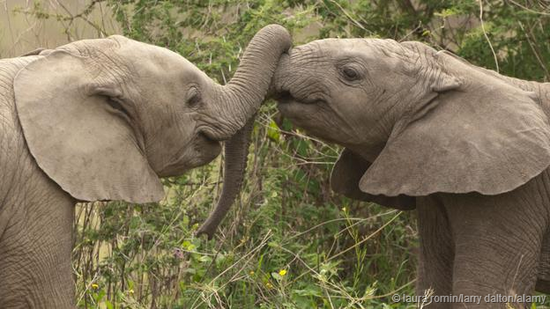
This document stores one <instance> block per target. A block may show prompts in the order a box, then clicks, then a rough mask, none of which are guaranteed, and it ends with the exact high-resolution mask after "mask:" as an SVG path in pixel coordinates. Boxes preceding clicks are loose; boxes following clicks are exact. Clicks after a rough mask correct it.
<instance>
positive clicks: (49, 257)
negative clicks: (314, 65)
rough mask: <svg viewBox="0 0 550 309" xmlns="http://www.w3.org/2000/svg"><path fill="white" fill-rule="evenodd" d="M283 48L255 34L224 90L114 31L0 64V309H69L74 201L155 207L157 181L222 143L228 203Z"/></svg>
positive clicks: (172, 57) (280, 39)
mask: <svg viewBox="0 0 550 309" xmlns="http://www.w3.org/2000/svg"><path fill="white" fill-rule="evenodd" d="M290 43H291V39H290V36H289V34H288V32H287V31H286V30H285V29H284V28H282V27H280V26H276V25H272V26H268V27H266V28H264V29H263V30H261V31H260V32H259V33H258V34H257V35H256V36H255V38H254V39H253V40H252V41H251V43H250V45H249V47H248V48H247V51H246V52H245V54H244V56H243V59H242V61H241V66H240V67H239V69H238V70H237V72H236V73H235V75H234V78H233V79H232V80H231V81H230V83H229V84H228V85H226V86H220V85H218V84H216V83H215V82H214V81H212V80H211V79H210V78H208V77H207V76H206V75H205V74H204V73H203V72H201V71H200V70H198V69H197V68H196V67H195V66H194V65H193V64H191V63H190V62H188V61H187V60H186V59H184V58H183V57H181V56H180V55H178V54H176V53H174V52H171V51H169V50H167V49H164V48H160V47H156V46H152V45H148V44H144V43H140V42H136V41H133V40H130V39H127V38H124V37H122V36H112V37H109V38H106V39H97V40H83V41H78V42H74V43H71V44H68V45H65V46H62V47H59V48H57V49H55V50H37V51H36V52H31V53H29V54H28V55H27V56H25V57H19V58H13V59H2V60H0V174H1V175H2V177H1V179H0V306H1V307H2V308H74V307H75V303H74V283H73V280H72V275H73V271H72V268H71V250H72V237H73V231H72V225H73V219H74V218H73V217H74V213H73V209H74V205H75V203H76V202H78V201H95V200H124V201H128V202H134V203H145V202H154V201H159V200H161V199H162V198H163V196H164V192H163V188H162V185H161V183H160V180H159V177H165V176H173V175H181V174H182V173H184V172H185V171H186V170H188V169H191V168H193V167H197V166H200V165H203V164H206V163H208V162H210V161H211V160H212V159H214V158H215V157H216V156H217V155H218V154H219V153H220V150H221V147H220V141H222V140H226V139H229V138H231V137H232V138H231V140H230V141H229V142H228V145H227V147H226V161H227V164H228V165H227V169H226V173H225V181H226V184H229V185H227V186H224V189H223V192H224V193H223V195H224V196H225V198H226V199H227V198H230V199H231V198H232V197H233V198H234V196H236V192H238V190H239V186H240V183H241V182H242V177H243V176H242V173H243V169H244V163H245V162H246V161H245V159H243V155H245V154H246V149H245V148H246V145H248V137H247V134H248V133H249V129H247V128H248V127H250V125H248V126H246V127H245V124H246V123H247V122H248V123H250V121H252V120H250V119H251V117H252V116H253V115H254V114H255V113H256V111H257V109H258V108H259V106H260V104H261V102H262V101H263V99H264V96H265V94H266V92H267V90H268V87H269V84H270V82H271V78H272V75H273V72H274V71H275V68H276V66H277V63H278V61H279V58H280V56H281V54H282V53H283V52H285V51H286V50H288V48H289V46H290ZM243 127H244V128H243ZM243 149H244V150H243ZM231 202H232V201H231V200H229V201H227V200H226V201H220V204H222V206H223V205H226V204H231Z"/></svg>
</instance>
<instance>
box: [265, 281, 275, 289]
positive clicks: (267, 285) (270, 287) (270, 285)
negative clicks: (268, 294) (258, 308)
mask: <svg viewBox="0 0 550 309" xmlns="http://www.w3.org/2000/svg"><path fill="white" fill-rule="evenodd" d="M265 286H266V287H267V288H268V289H272V288H273V284H271V282H268V283H266V284H265Z"/></svg>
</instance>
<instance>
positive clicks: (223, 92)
mask: <svg viewBox="0 0 550 309" xmlns="http://www.w3.org/2000/svg"><path fill="white" fill-rule="evenodd" d="M291 43H292V40H291V37H290V34H289V33H288V31H287V30H286V29H285V28H283V27H281V26H279V25H269V26H266V27H264V28H263V29H262V30H260V31H259V32H258V33H257V34H256V35H255V36H254V38H253V39H252V41H251V42H250V44H249V45H248V47H247V48H246V51H245V53H244V55H243V58H242V61H241V64H240V66H239V68H238V69H237V72H235V75H234V76H233V78H232V79H231V81H230V82H229V83H228V84H227V85H225V86H223V87H220V89H218V90H219V95H218V98H217V99H218V100H219V101H218V102H217V103H216V104H214V105H213V106H212V110H211V111H210V117H213V119H216V121H219V123H218V125H217V127H218V128H223V130H219V129H218V130H211V131H210V132H208V133H209V134H208V135H209V136H211V137H213V138H215V139H218V140H223V139H228V138H230V140H229V141H227V142H226V145H225V165H224V170H225V173H224V181H223V189H222V194H221V197H220V200H219V201H218V203H217V205H216V206H215V208H214V210H213V212H212V213H211V214H210V215H209V217H208V219H207V220H206V222H205V223H204V224H203V225H202V226H201V227H200V228H199V230H198V231H197V233H198V234H207V235H208V237H209V238H212V237H213V235H214V233H215V231H216V229H217V227H218V225H219V224H220V222H221V221H222V220H223V218H224V217H225V216H226V215H227V213H228V211H229V209H230V208H231V205H232V204H233V203H234V201H235V199H236V197H237V195H238V194H239V192H240V190H241V186H242V183H243V178H244V174H245V169H246V159H247V154H248V146H249V145H250V134H251V132H252V127H253V122H254V119H253V115H254V114H256V113H257V112H258V110H259V108H260V105H261V103H262V102H263V101H264V99H265V96H266V95H267V92H268V89H269V87H270V84H271V80H272V78H273V74H274V73H275V70H276V68H277V65H278V63H279V59H280V58H281V55H282V54H284V53H285V52H287V51H288V49H289V48H290V46H291Z"/></svg>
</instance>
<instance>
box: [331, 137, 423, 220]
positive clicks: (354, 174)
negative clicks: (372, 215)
mask: <svg viewBox="0 0 550 309" xmlns="http://www.w3.org/2000/svg"><path fill="white" fill-rule="evenodd" d="M370 166H371V163H370V162H368V161H367V160H365V159H363V157H361V156H359V155H357V154H355V153H354V152H352V151H351V150H349V149H347V148H346V149H344V151H342V154H340V158H338V161H337V162H336V164H335V165H334V168H333V169H332V174H331V177H330V186H331V187H332V190H334V191H335V192H337V193H340V194H342V195H344V196H346V197H349V198H352V199H355V200H360V201H366V202H375V203H377V204H379V205H382V206H387V207H392V208H396V209H400V210H412V209H415V208H416V204H415V198H414V197H410V196H406V195H400V196H395V197H390V196H384V195H372V194H368V193H365V192H362V191H361V190H360V189H359V181H360V180H361V177H362V176H363V174H364V173H365V172H366V171H367V169H369V167H370Z"/></svg>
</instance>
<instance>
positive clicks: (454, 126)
mask: <svg viewBox="0 0 550 309" xmlns="http://www.w3.org/2000/svg"><path fill="white" fill-rule="evenodd" d="M447 61H449V62H450V63H446V64H447V65H448V66H450V67H451V70H453V71H454V72H463V75H464V76H465V77H466V79H465V82H466V86H460V87H459V88H458V89H452V90H450V91H448V89H446V91H443V92H442V93H439V94H438V95H437V97H436V98H435V99H434V100H433V101H432V102H431V103H430V104H432V105H431V106H430V108H429V111H428V112H425V111H423V114H422V115H421V116H420V117H417V118H413V120H410V119H408V120H409V122H407V123H400V124H398V125H397V126H396V129H395V130H394V132H392V134H391V136H390V138H389V140H388V142H387V144H386V147H385V148H384V149H383V150H382V152H381V153H380V154H379V156H378V157H377V158H376V160H375V161H374V162H373V164H372V166H371V167H370V168H369V169H368V170H367V171H366V172H365V174H364V175H363V177H362V178H361V181H360V189H361V191H363V192H365V193H369V194H375V195H378V194H383V195H387V196H398V195H401V194H405V195H408V196H425V195H429V194H432V193H436V192H445V193H468V192H478V193H481V194H484V195H496V194H500V193H504V192H508V191H512V190H514V189H515V188H517V187H519V186H521V185H523V184H525V183H526V182H527V181H529V180H530V179H532V178H534V177H536V176H537V175H539V174H540V173H541V172H542V171H543V170H545V169H546V168H548V166H549V165H550V130H549V124H548V119H547V116H546V114H545V113H544V111H543V110H542V108H541V106H540V105H539V104H538V103H537V102H536V101H535V99H534V98H535V95H534V94H533V93H529V92H526V91H524V90H521V89H519V88H517V87H514V86H512V85H509V84H507V83H505V82H503V81H502V80H499V79H498V78H495V77H494V76H490V75H488V74H484V73H483V72H480V71H479V70H476V69H475V68H472V67H471V66H469V65H467V64H464V63H461V62H459V61H458V60H456V59H447ZM461 76H462V75H461Z"/></svg>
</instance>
